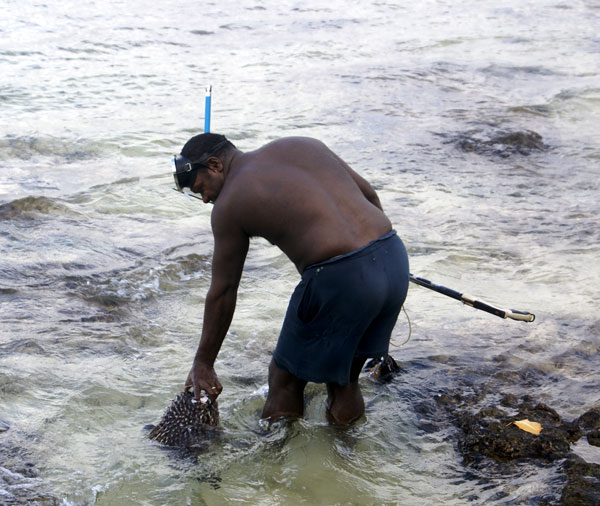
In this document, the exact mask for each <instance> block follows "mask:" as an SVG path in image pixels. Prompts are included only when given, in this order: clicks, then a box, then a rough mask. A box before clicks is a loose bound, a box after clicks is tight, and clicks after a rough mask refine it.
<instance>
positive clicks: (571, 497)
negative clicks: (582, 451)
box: [560, 456, 600, 506]
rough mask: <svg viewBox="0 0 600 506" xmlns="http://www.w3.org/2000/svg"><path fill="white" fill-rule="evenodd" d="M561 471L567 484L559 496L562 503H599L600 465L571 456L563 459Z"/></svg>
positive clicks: (580, 505)
mask: <svg viewBox="0 0 600 506" xmlns="http://www.w3.org/2000/svg"><path fill="white" fill-rule="evenodd" d="M563 471H564V473H565V476H566V477H567V484H566V485H565V487H564V488H563V492H562V496H561V498H560V499H561V501H560V502H561V504H562V505H564V506H587V505H591V504H593V505H597V504H600V465H598V464H589V463H587V462H585V461H584V460H582V459H581V458H579V457H574V456H573V457H570V458H568V459H567V460H566V461H565V463H564V465H563Z"/></svg>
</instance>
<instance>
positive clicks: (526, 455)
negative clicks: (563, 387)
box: [437, 394, 600, 506]
mask: <svg viewBox="0 0 600 506" xmlns="http://www.w3.org/2000/svg"><path fill="white" fill-rule="evenodd" d="M437 402H438V404H439V405H440V406H442V407H443V408H444V409H446V410H447V411H448V412H449V414H450V417H451V419H452V420H453V421H454V423H455V425H456V426H457V427H458V428H459V429H460V431H459V434H458V443H457V447H458V449H459V451H460V453H461V455H462V456H463V459H464V463H465V464H466V465H467V466H475V467H477V466H479V465H482V464H484V463H485V462H486V460H487V461H489V460H492V461H494V462H496V463H497V464H500V465H510V464H511V463H517V462H525V461H532V462H535V463H538V464H540V465H544V464H545V463H549V462H555V461H560V460H562V461H563V462H562V464H561V466H560V469H561V470H562V472H563V473H564V481H565V485H564V488H563V491H562V495H561V498H560V503H558V504H562V505H569V506H575V505H577V506H579V505H598V504H600V465H598V464H593V463H587V462H585V461H584V460H583V459H581V458H580V457H578V456H577V455H575V454H574V453H573V452H572V451H571V444H573V443H575V442H577V441H578V440H579V439H580V438H581V437H583V436H587V440H588V442H589V444H591V445H595V446H600V444H599V441H598V438H597V435H598V429H599V427H600V409H591V410H589V411H588V412H586V413H584V414H583V415H582V416H580V417H579V418H577V419H575V420H573V421H571V422H568V421H564V420H562V419H561V418H560V416H559V415H558V413H557V412H556V411H555V410H553V409H552V408H550V407H549V406H547V405H545V404H543V403H536V402H534V401H533V399H531V398H530V397H524V398H523V399H521V400H518V399H517V398H516V397H514V396H512V395H505V396H504V397H503V399H502V400H501V402H500V406H488V407H484V408H482V409H479V410H478V411H477V412H475V413H474V412H472V411H471V410H470V408H469V404H470V402H469V399H468V398H463V397H461V396H460V395H456V394H454V395H440V396H439V397H438V399H437ZM525 419H528V420H530V421H536V422H539V423H540V424H541V425H542V427H543V430H542V432H541V433H540V434H539V435H535V434H531V433H529V432H525V431H523V430H521V429H519V428H518V427H516V426H515V425H514V424H513V422H515V421H517V420H525ZM544 504H546V503H544ZM549 504H550V503H549ZM551 504H555V503H551Z"/></svg>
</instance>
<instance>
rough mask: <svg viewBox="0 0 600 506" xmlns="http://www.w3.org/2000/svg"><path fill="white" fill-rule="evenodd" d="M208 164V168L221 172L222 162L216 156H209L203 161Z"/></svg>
mask: <svg viewBox="0 0 600 506" xmlns="http://www.w3.org/2000/svg"><path fill="white" fill-rule="evenodd" d="M204 163H205V164H206V165H208V168H209V169H211V170H214V171H217V172H223V162H222V161H221V160H219V159H218V158H217V157H216V156H211V157H210V158H208V160H206V162H204Z"/></svg>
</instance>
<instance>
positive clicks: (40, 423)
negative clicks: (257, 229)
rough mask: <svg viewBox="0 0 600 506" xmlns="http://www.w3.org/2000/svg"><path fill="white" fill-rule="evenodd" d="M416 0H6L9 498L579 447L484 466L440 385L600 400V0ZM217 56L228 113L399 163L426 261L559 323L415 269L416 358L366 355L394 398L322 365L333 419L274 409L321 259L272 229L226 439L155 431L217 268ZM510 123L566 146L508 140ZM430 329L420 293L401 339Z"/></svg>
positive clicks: (531, 492)
mask: <svg viewBox="0 0 600 506" xmlns="http://www.w3.org/2000/svg"><path fill="white" fill-rule="evenodd" d="M404 4H405V3H403V2H378V1H367V2H351V3H348V2H341V1H336V0H334V1H333V2H328V3H327V4H326V6H324V4H322V3H319V2H315V1H308V2H294V1H284V2H267V3H266V4H265V3H263V4H260V5H258V4H256V3H253V2H251V1H249V0H242V2H235V3H234V2H218V3H208V4H202V5H200V4H198V3H197V2H185V1H184V2H177V3H169V4H168V5H158V6H157V5H155V3H150V2H148V1H147V0H134V1H133V2H127V3H123V2H120V1H117V0H110V1H106V2H87V1H86V2H72V1H65V2H62V3H60V5H59V4H52V3H50V4H42V3H38V2H32V1H28V0H27V1H20V2H16V1H12V0H3V1H2V2H1V8H0V27H1V28H0V31H1V35H2V37H1V42H0V68H1V69H2V72H1V73H0V76H1V77H0V107H1V111H2V113H1V114H2V116H1V117H2V122H1V125H0V128H1V129H2V136H1V137H0V252H1V255H0V318H1V320H2V324H1V326H0V422H1V423H2V424H4V425H3V426H8V427H9V430H8V431H6V432H0V446H1V447H2V449H3V456H2V457H0V471H2V473H0V502H1V501H4V500H5V501H7V502H8V501H10V500H12V499H11V496H15V495H18V494H22V493H25V492H23V490H28V489H35V490H37V491H39V493H40V494H42V495H43V494H46V496H47V497H54V498H57V500H58V501H59V502H60V503H63V504H99V505H102V504H105V505H108V504H123V505H126V504H186V503H188V504H227V503H232V504H283V503H285V504H431V505H434V504H435V505H437V504H466V503H470V504H473V503H475V504H483V503H486V502H487V503H497V504H518V503H521V502H530V503H534V504H535V503H536V501H539V500H540V498H542V497H545V498H555V497H556V496H557V494H559V493H560V485H561V481H560V480H561V478H560V472H559V469H558V467H557V466H545V467H541V468H539V467H535V466H526V465H525V466H523V467H522V468H519V469H516V470H514V472H512V473H506V474H505V475H504V476H498V475H497V474H494V473H493V472H491V471H490V472H486V471H485V470H479V471H477V472H474V471H473V470H467V469H465V467H464V466H463V465H462V459H461V456H460V455H459V454H458V452H457V449H456V444H455V441H456V437H455V436H456V430H455V429H453V428H452V427H451V425H450V424H449V423H448V421H447V420H444V419H442V418H438V415H436V414H435V413H431V412H428V411H427V410H423V409H421V407H422V406H424V405H427V403H428V402H430V401H431V400H432V399H435V396H436V395H438V394H440V393H441V392H448V391H450V392H460V393H463V394H469V393H470V392H476V391H485V392H495V393H487V394H486V395H485V402H486V403H494V402H495V401H496V400H497V398H499V396H500V395H502V394H503V393H513V394H515V395H523V394H526V393H530V394H533V395H535V396H536V397H537V398H539V400H541V401H543V402H545V403H547V404H548V405H550V406H552V407H553V408H555V409H556V410H557V411H558V412H559V413H560V415H561V416H562V417H564V418H565V419H568V420H570V419H573V418H575V417H577V416H579V415H581V414H582V413H584V412H585V411H586V410H588V409H590V408H592V407H598V406H599V402H600V401H599V399H598V394H597V392H598V390H599V388H600V382H599V379H598V375H597V372H596V371H597V370H598V368H599V366H600V363H599V360H598V349H599V347H600V325H599V323H598V318H597V307H598V303H599V302H600V297H599V292H598V286H599V284H600V268H599V267H598V258H599V253H600V248H599V246H598V244H599V243H600V241H599V239H600V232H599V229H598V225H597V217H598V215H599V214H600V205H599V204H598V198H597V196H598V193H599V192H598V190H599V188H598V186H599V183H598V181H599V177H598V176H599V174H600V170H599V169H600V148H599V146H600V142H599V141H600V138H599V135H598V132H599V131H600V120H599V118H600V114H599V112H600V77H599V64H600V60H599V59H598V52H599V50H600V39H599V38H598V34H597V27H598V26H599V22H600V19H599V18H600V5H599V4H598V3H597V2H596V1H593V0H588V1H575V2H569V3H565V2H559V1H546V0H543V1H525V2H523V1H518V2H517V1H513V0H510V1H507V2H502V3H501V4H498V3H497V2H491V1H487V0H485V1H476V2H475V1H467V2H462V3H460V5H459V4H457V3H456V2H449V1H445V0H437V1H433V0H431V1H423V2H417V3H414V4H412V5H404ZM209 83H211V84H212V85H213V89H214V94H213V131H217V132H221V133H225V134H227V135H228V137H230V138H231V139H232V140H233V141H234V142H235V143H236V145H237V146H238V147H239V148H240V149H242V150H251V149H255V148H257V147H259V146H261V145H262V144H264V143H265V142H268V141H269V140H272V139H275V138H278V137H281V136H285V135H309V136H313V137H317V138H320V139H321V140H323V141H325V142H326V143H327V144H329V145H330V146H331V147H332V149H334V150H335V151H336V152H338V153H339V154H340V155H341V156H342V157H343V158H344V159H345V160H346V161H347V162H348V163H350V164H351V165H352V166H353V167H354V168H355V169H356V170H357V171H358V172H359V173H361V174H362V175H363V176H365V177H366V178H367V179H369V180H370V181H371V182H372V183H373V185H374V186H375V187H376V189H377V190H378V192H379V194H380V197H381V200H382V203H383V206H384V208H385V210H386V212H387V213H388V215H389V216H390V217H391V219H392V221H393V222H394V226H395V228H396V229H397V231H398V232H399V234H400V236H401V237H402V238H403V240H404V241H405V243H406V245H407V248H408V251H409V254H410V257H411V270H412V272H413V273H415V274H419V275H422V276H424V277H426V278H428V279H431V280H433V281H436V282H438V283H441V284H444V285H448V286H450V287H453V288H455V289H458V290H461V291H465V292H468V293H473V294H475V295H479V296H482V297H484V298H485V299H487V300H489V302H491V303H494V304H498V305H500V306H508V307H512V308H515V309H524V310H529V311H531V312H534V313H536V315H537V320H536V322H535V323H533V324H525V323H520V322H513V321H503V320H501V319H499V318H495V317H493V316H491V315H488V314H485V313H482V312H479V311H475V310H473V309H472V308H468V307H465V306H462V305H461V304H459V303H457V302H456V301H452V300H451V299H448V298H445V297H443V296H441V295H438V294H435V293H433V292H430V291H428V290H425V289H423V288H420V287H416V286H412V287H411V290H410V293H409V297H408V300H407V303H406V309H407V311H408V314H409V316H410V319H411V324H412V333H411V338H410V340H409V341H408V343H407V344H404V345H403V346H399V347H392V351H391V354H392V356H394V357H395V358H396V360H397V361H398V362H399V363H400V364H401V365H402V367H403V372H402V373H401V374H400V375H399V376H397V377H396V379H395V380H394V381H393V382H391V383H389V384H386V385H377V384H375V383H373V382H371V381H369V379H368V378H367V377H366V376H365V377H364V378H363V379H361V386H362V388H363V390H364V393H365V398H366V402H367V416H366V418H365V419H364V420H363V421H362V422H361V423H359V424H358V425H357V426H355V427H354V428H352V429H351V430H348V431H338V430H335V429H333V428H331V427H330V426H329V425H328V424H327V422H326V419H325V414H324V400H325V391H324V388H323V386H321V385H310V386H309V387H308V389H307V407H306V417H305V419H304V420H302V421H300V422H298V423H296V424H295V425H293V426H291V427H281V428H278V429H275V430H273V431H272V432H267V433H265V432H264V431H262V430H261V428H260V426H259V424H258V417H259V415H260V412H261V409H262V405H263V403H264V399H265V395H266V368H267V364H268V362H269V360H270V355H271V352H272V350H273V348H274V345H275V342H276V340H277V336H278V332H279V328H280V325H281V321H282V319H283V315H284V312H285V306H286V301H287V299H288V297H289V295H290V294H291V292H292V290H293V288H294V286H295V284H296V283H297V281H298V275H297V273H296V272H295V269H294V268H293V265H292V264H291V263H290V262H289V261H288V260H287V259H286V258H285V257H284V256H283V255H282V254H281V253H280V252H279V251H278V250H277V249H275V248H273V247H271V246H270V245H269V244H268V243H267V242H266V241H263V240H260V239H259V240H255V241H253V242H252V245H251V249H250V253H249V255H248V260H247V263H246V267H245V270H244V276H243V279H242V284H241V287H240V292H239V300H238V306H237V312H236V315H235V318H234V321H233V323H232V326H231V329H230V333H229V335H228V337H227V339H226V341H225V344H224V346H223V349H222V351H221V354H220V355H219V360H218V362H217V366H216V367H217V371H218V373H219V375H220V379H221V381H222V383H223V385H224V387H225V389H224V392H223V394H222V395H221V397H220V405H221V418H222V421H223V425H224V429H225V430H224V435H223V438H222V439H220V440H218V441H215V442H212V443H211V445H210V446H209V447H208V448H207V450H206V453H204V454H202V455H200V456H198V457H195V456H190V455H181V454H178V453H176V452H170V451H165V449H164V448H161V447H159V446H157V445H155V444H153V443H151V442H149V441H148V440H147V439H146V437H145V436H146V432H145V431H144V429H143V428H144V426H145V425H147V424H149V423H156V422H157V421H158V419H159V418H160V415H161V414H162V412H163V410H164V408H165V407H166V406H167V404H168V402H169V400H170V399H171V398H173V397H174V396H175V395H176V394H177V392H178V391H180V389H181V387H182V385H183V382H184V380H185V378H186V376H187V373H188V370H189V367H190V365H191V360H192V357H193V354H194V352H195V349H196V346H197V342H198V339H199V333H200V329H201V326H202V312H203V301H204V297H205V294H206V291H207V288H208V285H209V282H210V277H209V276H210V261H211V254H212V235H211V232H210V223H209V216H210V206H205V205H202V204H201V203H198V202H195V201H194V202H193V201H189V200H186V199H185V198H184V197H182V196H180V195H177V194H176V193H175V192H173V191H172V189H171V187H172V179H171V174H170V172H171V170H172V169H171V166H170V156H171V155H172V154H173V153H175V152H178V151H179V150H180V149H181V146H182V145H183V143H184V142H185V141H186V140H187V139H188V138H189V137H190V136H192V135H194V134H196V133H199V132H200V131H201V128H202V125H203V110H204V103H203V100H204V86H205V85H207V84H209ZM506 132H535V133H537V134H539V135H540V136H541V138H542V140H543V144H544V146H543V147H539V148H535V149H531V150H525V151H526V152H524V153H522V152H519V151H518V150H512V149H510V147H507V146H505V145H502V144H497V145H495V144H494V139H497V138H498V136H499V135H501V134H502V133H506ZM465 139H466V140H467V141H468V142H467V145H470V146H476V147H477V149H471V150H468V149H467V150H465V149H463V148H464V146H465V144H464V143H463V144H461V140H462V141H464V140H465ZM461 146H462V147H461ZM408 336H409V325H408V322H407V320H406V318H405V317H401V318H400V320H399V322H398V324H397V326H396V329H395V331H394V336H393V341H394V342H395V343H396V344H401V343H403V342H405V341H406V339H407V337H408ZM595 450H597V448H593V447H590V448H589V449H586V450H585V451H587V452H588V454H587V455H586V458H587V459H588V460H589V461H591V460H593V459H594V458H598V454H597V452H596V453H595ZM27 463H31V464H33V467H34V469H35V472H34V473H33V472H32V473H29V474H30V475H27V473H25V472H24V471H23V466H25V465H26V464H27ZM8 473H13V474H8ZM15 473H16V474H15ZM33 475H35V476H33ZM27 497H30V498H31V497H32V496H27Z"/></svg>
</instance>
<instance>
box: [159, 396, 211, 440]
mask: <svg viewBox="0 0 600 506" xmlns="http://www.w3.org/2000/svg"><path fill="white" fill-rule="evenodd" d="M218 430H219V406H218V404H217V402H216V401H214V402H212V401H211V400H210V399H209V398H208V397H206V396H204V397H202V399H201V400H200V402H197V401H195V400H194V394H192V393H191V392H181V393H180V394H178V395H177V397H175V399H173V401H172V402H171V405H170V406H169V407H168V408H167V410H166V411H165V414H164V415H163V417H162V419H161V420H160V422H159V424H158V425H157V426H156V427H154V429H152V432H150V434H149V435H148V437H149V438H150V439H153V440H155V441H158V442H159V443H162V444H164V445H167V446H179V447H184V448H189V447H193V446H197V445H201V444H203V443H204V442H205V440H206V438H207V436H208V435H209V434H214V433H215V432H216V431H218Z"/></svg>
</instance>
